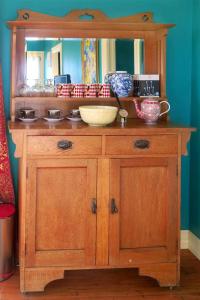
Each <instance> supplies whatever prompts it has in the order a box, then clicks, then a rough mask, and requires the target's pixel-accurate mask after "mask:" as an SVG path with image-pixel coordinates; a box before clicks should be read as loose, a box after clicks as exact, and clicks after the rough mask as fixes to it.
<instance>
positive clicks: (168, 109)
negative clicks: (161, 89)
mask: <svg viewBox="0 0 200 300" xmlns="http://www.w3.org/2000/svg"><path fill="white" fill-rule="evenodd" d="M163 103H167V105H168V108H167V110H166V111H164V112H163V113H161V114H160V115H159V117H161V116H163V115H164V114H166V113H168V112H169V111H170V104H169V102H167V101H161V102H160V105H161V104H163Z"/></svg>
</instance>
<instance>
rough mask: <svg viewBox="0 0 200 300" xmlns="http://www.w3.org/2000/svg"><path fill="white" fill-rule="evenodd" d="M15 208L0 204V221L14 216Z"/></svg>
mask: <svg viewBox="0 0 200 300" xmlns="http://www.w3.org/2000/svg"><path fill="white" fill-rule="evenodd" d="M14 213H15V206H14V204H12V203H0V219H4V218H8V217H11V216H12V215H14Z"/></svg>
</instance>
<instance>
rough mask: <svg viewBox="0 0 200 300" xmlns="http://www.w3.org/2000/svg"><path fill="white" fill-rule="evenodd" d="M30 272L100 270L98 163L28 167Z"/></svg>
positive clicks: (39, 162) (33, 163)
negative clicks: (90, 267)
mask: <svg viewBox="0 0 200 300" xmlns="http://www.w3.org/2000/svg"><path fill="white" fill-rule="evenodd" d="M27 171H28V180H27V184H28V185H27V209H26V218H27V239H26V266H27V267H44V266H68V267H69V266H76V267H78V266H86V265H94V264H95V243H96V211H95V206H96V193H97V191H96V183H97V177H96V171H97V162H96V160H95V159H32V160H29V161H28V166H27Z"/></svg>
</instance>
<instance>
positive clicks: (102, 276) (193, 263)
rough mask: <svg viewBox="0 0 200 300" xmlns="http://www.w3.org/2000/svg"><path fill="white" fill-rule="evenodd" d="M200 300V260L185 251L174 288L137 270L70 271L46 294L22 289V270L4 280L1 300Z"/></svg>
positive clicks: (48, 287) (0, 293) (0, 295)
mask: <svg viewBox="0 0 200 300" xmlns="http://www.w3.org/2000/svg"><path fill="white" fill-rule="evenodd" d="M40 299H41V300H47V299H48V300H125V299H126V300H200V261H199V260H198V259H197V258H195V256H194V255H192V254H191V252H189V251H187V250H183V251H182V252H181V285H180V287H178V288H174V289H173V290H172V291H170V290H169V289H168V288H160V287H159V286H158V284H157V282H156V281H155V280H154V279H151V278H148V277H141V276H138V272H137V270H131V269H120V270H119V269H118V270H95V271H94V270H89V271H68V272H66V273H65V279H63V280H57V281H54V282H52V283H50V284H48V286H47V287H46V289H45V292H44V293H27V294H21V293H20V292H19V272H18V271H16V272H15V274H14V276H13V277H11V278H10V279H9V280H7V281H4V282H2V283H0V300H40Z"/></svg>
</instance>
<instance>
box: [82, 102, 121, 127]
mask: <svg viewBox="0 0 200 300" xmlns="http://www.w3.org/2000/svg"><path fill="white" fill-rule="evenodd" d="M79 110H80V114H81V118H82V120H83V121H84V122H85V123H87V124H89V125H90V126H106V125H108V124H111V123H112V122H114V120H115V118H116V116H117V112H118V108H117V107H115V106H100V105H87V106H86V105H85V106H80V107H79Z"/></svg>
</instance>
